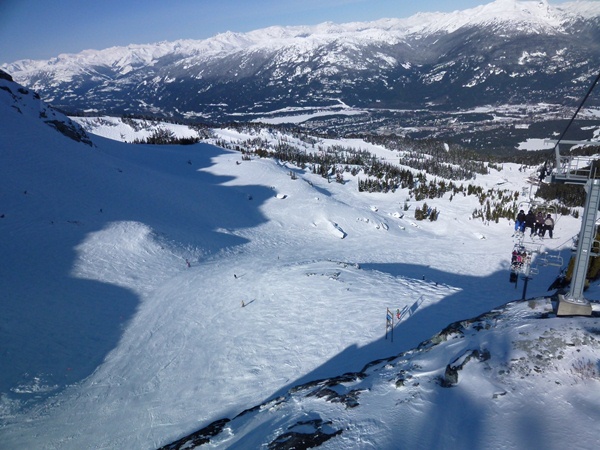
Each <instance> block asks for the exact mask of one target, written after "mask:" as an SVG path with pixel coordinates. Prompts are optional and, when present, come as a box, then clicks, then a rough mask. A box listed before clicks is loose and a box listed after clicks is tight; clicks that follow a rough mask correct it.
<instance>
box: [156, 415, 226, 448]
mask: <svg viewBox="0 0 600 450" xmlns="http://www.w3.org/2000/svg"><path fill="white" fill-rule="evenodd" d="M229 421H230V420H229V419H220V420H216V421H215V422H213V423H211V424H210V425H208V426H207V427H204V428H202V429H201V430H198V431H196V432H194V433H192V434H190V435H188V436H185V437H183V438H181V439H179V440H178V441H175V442H173V443H171V444H167V445H165V446H164V447H161V448H159V449H158V450H179V449H184V448H196V447H198V446H199V445H202V444H207V443H208V442H210V438H211V437H214V436H216V435H217V434H219V433H220V432H221V431H223V428H224V427H225V425H227V423H228V422H229Z"/></svg>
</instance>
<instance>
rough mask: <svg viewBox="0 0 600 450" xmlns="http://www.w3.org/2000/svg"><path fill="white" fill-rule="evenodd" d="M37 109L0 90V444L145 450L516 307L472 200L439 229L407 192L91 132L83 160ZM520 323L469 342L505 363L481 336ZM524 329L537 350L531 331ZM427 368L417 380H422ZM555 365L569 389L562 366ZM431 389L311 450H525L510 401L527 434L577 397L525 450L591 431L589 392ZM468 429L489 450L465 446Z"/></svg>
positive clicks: (242, 438)
mask: <svg viewBox="0 0 600 450" xmlns="http://www.w3.org/2000/svg"><path fill="white" fill-rule="evenodd" d="M0 83H3V84H2V86H5V87H7V88H9V89H11V92H12V93H13V94H14V93H15V92H16V88H15V85H14V84H13V83H10V82H8V81H6V80H0ZM28 101H29V102H32V103H30V105H31V108H29V109H28V108H26V107H25V106H24V104H25V103H26V102H28ZM15 104H16V105H20V106H21V108H20V111H18V110H17V109H16V108H15ZM38 110H39V105H38V106H36V105H35V102H34V101H33V100H32V99H31V98H30V97H29V96H27V95H24V94H23V95H22V96H21V98H20V99H19V95H16V96H15V95H13V96H12V97H11V96H9V95H7V91H6V90H0V117H2V120H1V121H0V135H1V136H2V147H1V149H0V161H1V163H0V193H1V197H0V198H1V201H0V208H1V209H2V210H0V215H2V218H0V236H1V239H0V280H1V285H2V295H1V297H0V302H1V304H0V308H1V310H2V311H3V313H2V315H1V316H0V342H1V348H2V351H0V375H1V377H0V448H6V449H9V448H11V449H12V448H45V449H81V448H97V449H99V448H157V447H160V446H162V445H166V444H168V443H170V442H172V441H174V440H176V439H179V438H180V437H182V436H184V435H186V434H188V433H191V432H193V431H195V430H197V429H200V428H202V427H205V426H207V425H208V424H210V423H212V422H214V421H215V420H218V419H221V418H223V417H233V416H235V415H237V414H239V413H240V412H242V411H243V410H246V409H248V408H252V407H254V406H255V405H258V404H262V403H264V402H267V401H269V399H273V398H276V397H278V396H281V395H284V394H285V393H286V392H289V390H290V389H291V388H293V387H294V386H298V385H301V384H305V383H308V382H310V381H313V380H319V379H324V378H328V377H335V376H338V375H341V374H343V373H346V372H356V371H359V370H361V369H362V368H363V367H364V366H365V365H366V364H368V363H369V362H371V361H375V360H378V359H381V358H387V357H390V356H394V355H399V354H401V353H403V352H409V351H411V350H412V349H415V348H416V347H417V346H418V345H419V344H420V343H421V342H423V341H426V340H427V339H430V338H431V337H432V336H434V335H435V334H436V333H438V332H439V331H440V330H442V329H444V328H445V327H446V326H447V325H448V324H450V323H452V322H455V321H459V320H464V319H469V318H472V317H475V316H478V315H480V314H483V313H486V312H488V311H490V310H493V309H494V308H496V307H500V306H501V305H504V304H505V303H507V302H509V301H512V300H515V299H519V298H521V288H522V284H519V286H518V288H517V289H516V288H515V286H514V285H513V284H510V283H509V282H508V268H509V263H510V261H509V259H510V253H511V251H512V247H513V238H512V237H511V235H512V232H513V225H512V223H509V221H506V220H503V221H500V223H498V224H495V223H492V224H485V223H483V222H481V221H480V220H471V219H470V214H471V212H472V211H473V209H475V208H476V207H478V203H477V200H476V199H475V197H468V196H467V197H460V196H456V198H454V199H453V200H452V202H450V201H448V198H442V199H437V200H427V203H428V204H429V205H430V206H432V207H436V208H437V209H438V210H439V211H440V216H439V219H438V220H437V221H435V222H429V221H419V222H417V221H416V220H415V219H414V218H413V216H412V214H413V212H414V209H415V208H416V207H419V206H420V205H421V203H422V202H418V203H417V202H409V203H410V205H411V209H410V210H409V211H407V212H403V211H402V207H403V205H404V203H405V201H406V200H407V197H408V193H407V191H397V192H395V193H393V194H392V193H388V194H367V193H359V192H358V189H357V185H356V183H357V180H356V179H352V178H350V179H349V180H348V182H347V183H345V184H343V185H342V184H339V183H328V181H327V180H326V179H324V178H321V177H319V176H317V175H313V174H311V173H310V172H308V171H303V170H300V169H299V168H297V167H294V166H291V165H288V164H284V163H281V162H279V161H276V160H271V159H259V158H255V159H252V160H250V161H245V160H242V159H241V154H239V153H237V152H233V151H229V150H224V149H221V148H218V147H215V146H214V145H210V144H197V145H191V146H148V145H131V144H124V143H121V142H117V141H114V140H109V139H106V138H102V137H99V136H91V139H92V141H93V143H94V146H88V145H85V144H83V143H80V142H76V141H74V140H71V139H69V138H67V137H65V136H64V135H62V134H60V133H58V132H57V131H56V130H54V129H52V128H51V127H49V126H48V125H47V124H45V123H43V121H41V120H40V118H39V114H38V112H37V111H38ZM63 120H67V119H66V118H63ZM532 170H533V169H532ZM290 171H293V172H295V173H296V174H297V176H298V178H297V179H292V178H291V177H290V175H289V173H290ZM529 175H530V173H524V172H521V171H519V170H518V168H517V166H515V165H511V164H505V166H504V170H503V171H502V172H496V171H492V173H491V174H490V175H488V176H482V177H479V178H478V179H477V181H476V182H477V183H480V184H481V185H483V186H485V187H489V188H491V187H494V186H497V185H498V183H499V182H502V183H503V186H504V187H510V188H511V189H514V190H520V189H521V187H522V186H524V185H525V183H526V178H527V177H528V176H529ZM578 228H579V222H578V221H577V220H575V219H573V218H572V217H561V218H560V219H559V220H558V221H557V225H556V230H555V236H556V237H557V238H556V239H554V240H546V241H544V242H543V244H542V245H543V246H544V248H545V249H547V250H549V251H551V252H562V254H563V255H565V257H568V254H569V250H568V248H569V247H570V244H571V240H570V237H571V236H573V235H574V234H576V233H577V231H578ZM557 274H558V268H556V267H555V268H547V269H544V270H542V271H541V272H540V274H539V275H538V276H536V277H535V278H534V279H533V280H532V281H531V282H530V283H529V288H528V297H532V298H533V297H538V296H543V295H545V294H546V293H547V288H548V286H549V285H550V283H551V282H552V281H553V280H554V278H555V277H556V276H557ZM591 292H592V294H593V292H594V289H592V291H591ZM404 307H408V308H410V310H411V314H410V315H409V316H408V317H405V318H404V320H403V321H402V322H401V323H400V324H399V325H397V326H396V328H395V329H394V341H393V342H391V340H390V339H385V338H384V331H385V328H384V327H385V314H386V308H390V309H392V310H393V311H395V310H396V309H403V308H404ZM535 308H541V309H542V310H544V308H547V306H544V305H543V304H540V306H536V307H535ZM527 314H528V312H527V309H522V310H519V311H518V312H517V313H514V314H513V313H507V314H506V318H505V319H504V321H503V322H502V327H501V329H500V330H499V331H498V332H497V334H494V333H493V332H490V336H491V337H489V338H488V339H492V338H493V339H497V341H496V344H495V346H493V349H494V350H497V351H498V352H502V351H509V350H508V349H509V347H510V346H509V345H508V343H506V342H505V343H502V341H501V340H502V339H507V340H510V339H511V338H510V337H508V336H511V335H510V334H509V332H510V333H513V331H514V330H513V331H511V330H512V328H511V326H513V325H514V326H517V327H526V326H528V325H526V323H525V322H523V320H524V319H523V317H526V316H527ZM582 320H583V319H582ZM585 320H586V321H587V322H586V327H587V328H588V329H594V327H597V326H598V325H597V319H596V318H589V319H585ZM561 323H562V324H567V325H564V326H568V327H575V328H576V327H577V326H578V325H577V324H578V319H570V321H568V322H567V321H564V322H561V321H560V319H554V320H553V321H548V325H547V326H548V327H559V329H560V327H561V326H562V325H561ZM579 323H581V322H579ZM535 326H536V327H542V328H541V329H537V328H536V330H537V331H536V333H538V334H543V333H544V332H548V330H550V329H552V328H546V325H545V324H544V323H542V322H537V324H536V325H535ZM598 329H600V328H598ZM502 330H505V331H502ZM506 330H509V331H506ZM503 333H507V334H503ZM457 343H460V340H458V341H456V342H453V343H452V345H456V344H457ZM448 345H449V347H450V348H451V345H450V344H448ZM448 352H449V350H445V352H441V353H437V354H436V356H435V358H433V357H432V358H430V359H428V357H427V355H422V356H420V357H421V358H422V361H420V362H419V364H420V366H421V367H425V368H426V367H428V365H431V367H432V368H431V373H434V372H435V370H434V369H433V366H435V365H436V364H437V362H438V361H439V360H441V359H444V358H447V357H449V356H448V355H449V353H448ZM597 352H598V349H597V348H596V353H593V352H592V353H590V358H598V353H597ZM440 354H441V355H442V356H440ZM444 355H445V356H444ZM438 358H441V359H439V360H438ZM444 364H445V363H444ZM563 364H564V367H563V369H561V370H563V372H564V373H563V374H562V376H563V379H565V380H571V381H572V378H569V367H570V366H569V364H572V361H571V360H569V361H564V362H563ZM470 377H471V380H470V381H469V383H470V384H469V386H471V390H470V391H469V394H472V393H473V392H486V393H488V391H490V390H491V391H493V392H492V394H493V393H495V392H496V391H495V390H494V389H493V388H490V387H485V386H487V385H486V383H487V381H486V373H485V372H481V373H479V372H473V373H471V374H470ZM375 378H377V376H376V377H375ZM432 380H433V378H429V383H430V384H426V383H424V384H423V385H424V386H426V389H425V391H424V393H419V394H418V397H419V401H416V402H413V403H410V404H407V405H406V408H403V407H402V402H401V401H400V400H401V399H399V398H396V397H394V395H395V394H397V395H401V396H404V395H410V393H408V394H407V393H405V392H400V391H394V390H391V389H389V388H388V387H386V386H387V385H385V384H380V383H378V382H377V381H376V380H374V379H373V378H369V383H372V386H371V387H370V390H371V392H372V393H374V394H373V395H372V396H371V397H369V398H370V400H369V401H368V402H366V405H365V409H364V410H361V411H362V412H361V413H360V416H357V417H354V418H353V417H352V416H351V415H350V413H349V412H343V411H341V412H340V414H342V416H343V417H345V420H346V422H345V426H346V427H347V429H348V432H347V433H346V434H343V435H342V436H343V438H339V439H335V438H334V439H332V440H330V441H328V443H327V444H325V446H324V448H335V449H342V448H397V447H398V446H400V447H407V448H419V446H420V445H419V443H420V442H424V443H425V444H423V446H422V447H421V448H477V447H480V448H483V447H488V448H500V447H501V446H502V447H503V448H525V446H526V445H527V446H529V445H535V442H536V441H534V440H533V438H531V437H528V435H527V434H526V433H522V432H520V431H519V430H521V429H522V428H523V427H527V426H528V424H527V422H525V423H523V422H520V423H514V422H513V418H512V417H511V415H513V414H516V412H517V411H520V412H519V414H521V416H520V417H522V414H523V412H522V411H523V409H526V408H528V407H529V405H530V402H533V403H534V404H535V406H536V408H534V409H533V411H535V412H536V414H539V412H540V411H544V410H546V409H547V408H552V407H554V406H556V407H557V408H559V409H558V410H555V411H554V413H553V414H552V415H551V416H549V417H546V418H545V420H544V421H543V422H541V421H540V422H536V423H535V426H536V429H535V431H536V433H538V434H542V435H543V434H544V433H546V432H551V431H552V430H553V428H554V427H555V426H556V424H557V423H559V422H562V421H563V420H564V417H565V415H571V414H573V410H578V411H579V408H580V406H579V405H578V404H575V403H570V402H569V401H568V400H569V398H570V397H571V396H572V395H576V396H578V397H577V398H582V397H584V396H586V398H587V400H588V402H589V404H587V405H585V406H581V408H586V409H585V411H587V412H583V410H582V411H580V412H578V413H577V417H578V421H576V422H574V423H573V425H572V428H571V429H569V430H564V432H563V433H562V434H560V435H556V433H553V439H552V440H551V441H546V442H545V443H546V444H547V445H545V447H544V448H562V447H564V446H566V445H569V444H570V443H572V442H573V438H577V439H582V438H585V440H584V441H579V444H581V445H579V446H578V448H595V447H597V444H598V442H597V439H598V438H597V437H595V436H594V435H593V434H591V433H590V432H589V430H590V429H592V428H593V426H594V424H596V423H597V419H598V417H599V411H600V409H599V408H600V407H599V405H600V398H599V397H598V395H597V394H595V392H598V382H599V380H598V378H594V377H593V376H592V377H590V379H588V380H582V381H581V382H580V383H574V384H573V387H572V388H568V386H569V384H568V381H564V382H563V385H562V386H563V387H561V389H560V391H557V394H556V395H557V397H556V398H553V397H552V394H551V393H550V392H548V385H547V384H546V385H542V384H540V386H539V387H536V386H535V385H533V384H527V386H526V387H527V389H525V387H524V386H525V385H523V384H519V383H517V382H515V383H516V384H515V385H514V392H513V393H511V394H510V395H506V396H504V397H503V401H504V403H503V404H502V406H501V407H500V409H498V408H497V407H492V406H490V405H487V403H485V402H484V400H483V399H479V400H477V399H472V400H471V401H470V402H465V400H464V398H461V392H462V391H460V390H454V391H453V390H448V391H444V392H443V393H439V391H438V389H439V388H434V387H433V381H432ZM577 380H578V379H577ZM565 384H566V385H567V387H564V385H565ZM480 387H481V389H483V391H480ZM380 390H382V391H381V394H378V392H380ZM586 392H587V393H590V394H591V393H594V394H593V395H589V396H587V395H585V393H586ZM390 395H391V396H390ZM490 395H491V394H490ZM378 396H380V397H378ZM384 397H385V401H384V400H383V399H384ZM319 402H320V403H319ZM295 405H296V406H295V407H294V404H291V405H289V404H288V405H286V406H285V408H292V409H294V408H295V413H299V411H300V412H303V413H306V414H308V416H311V417H312V415H314V414H313V413H311V412H310V411H313V412H314V411H321V409H327V408H337V409H339V408H341V406H339V405H334V406H330V404H329V403H326V402H324V401H323V400H316V399H312V400H310V401H309V400H303V399H298V400H297V403H296V404H295ZM485 405H487V406H485ZM304 408H308V409H306V411H305V410H304ZM502 408H504V409H505V411H504V414H501V413H502ZM282 410H284V408H283V407H282ZM284 412H285V411H284ZM282 414H283V413H282ZM324 414H325V413H324V412H321V415H324ZM283 417H285V416H284V415H282V416H274V417H272V418H270V419H266V422H265V421H264V420H263V419H260V420H262V421H261V422H260V423H259V424H258V425H256V427H255V428H247V429H234V428H230V429H229V431H228V433H230V434H229V435H227V436H220V437H219V438H218V439H216V440H215V441H214V442H213V443H212V444H210V447H211V448H213V447H214V448H259V447H260V446H261V445H263V446H264V445H266V443H265V441H264V439H267V437H268V436H271V435H272V434H273V433H276V432H277V430H279V429H280V424H279V422H280V421H281V420H283V419H282V418H283ZM436 417H437V419H435V418H436ZM440 417H444V418H445V420H447V422H444V423H445V425H444V427H443V430H442V431H441V432H443V433H444V435H443V436H438V440H437V441H436V440H434V439H432V438H431V437H430V433H431V430H430V429H429V428H427V427H425V426H424V425H425V424H426V423H427V422H428V421H431V420H434V422H435V423H441V422H442V419H441V418H440ZM513 417H514V416H513ZM533 419H534V418H533V417H531V420H533ZM482 423H483V424H485V426H486V427H487V428H486V429H488V430H490V433H491V432H492V431H493V435H494V436H495V437H494V439H493V440H490V439H489V437H488V436H487V434H485V433H484V434H482V435H478V436H472V435H469V434H468V431H466V430H468V429H469V428H470V427H471V426H473V425H475V424H482ZM278 424H279V425H278ZM413 425H414V427H413ZM417 425H418V426H417ZM407 427H408V428H409V429H410V430H411V432H410V433H399V431H398V429H402V428H407ZM561 429H564V428H561ZM253 430H254V431H253ZM349 436H359V437H360V439H362V441H359V440H356V439H354V440H352V439H350V440H348V439H349ZM427 436H429V437H427ZM261 439H263V440H261ZM424 439H425V440H424ZM486 443H489V444H490V445H489V446H488V445H486ZM561 446H562V447H561ZM529 448H533V447H529Z"/></svg>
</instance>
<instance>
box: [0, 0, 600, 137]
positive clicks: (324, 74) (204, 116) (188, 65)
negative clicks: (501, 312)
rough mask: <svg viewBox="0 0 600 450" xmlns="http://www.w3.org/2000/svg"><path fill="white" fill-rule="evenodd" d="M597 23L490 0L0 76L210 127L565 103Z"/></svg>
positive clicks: (76, 99)
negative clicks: (298, 116)
mask: <svg viewBox="0 0 600 450" xmlns="http://www.w3.org/2000/svg"><path fill="white" fill-rule="evenodd" d="M599 17H600V2H576V3H568V4H564V5H561V6H553V5H551V4H549V3H548V2H546V1H515V0H497V1H495V2H492V3H488V4H485V5H482V6H478V7H476V8H472V9H468V10H463V11H454V12H451V13H421V14H416V15H414V16H412V17H408V18H403V19H400V18H387V19H381V20H377V21H372V22H353V23H345V24H335V23H331V22H325V23H321V24H318V25H314V26H294V27H282V26H273V27H269V28H265V29H261V30H255V31H251V32H248V33H234V32H226V33H221V34H218V35H216V36H214V37H212V38H210V39H205V40H179V41H174V42H160V43H157V44H145V45H133V44H132V45H129V46H127V47H113V48H109V49H105V50H100V51H96V50H86V51H83V52H81V53H78V54H74V55H65V54H63V55H59V56H58V57H56V58H53V59H50V60H47V61H17V62H15V63H12V64H5V65H3V66H2V67H3V68H4V69H5V70H6V71H7V72H9V73H11V74H12V75H13V77H14V78H15V80H16V81H18V82H19V83H21V84H23V85H25V86H27V87H29V88H31V89H34V90H35V91H37V92H39V93H40V95H41V96H42V98H44V100H46V101H47V102H49V103H51V104H52V105H54V106H55V107H57V108H60V109H62V110H65V111H69V112H70V113H78V112H94V113H96V114H100V115H104V114H106V115H113V116H114V115H123V114H144V115H152V116H161V117H172V118H178V119H182V118H185V119H193V120H202V121H205V122H211V123H223V122H228V121H232V120H236V121H245V120H260V119H261V117H262V116H264V115H265V114H270V113H272V112H274V111H282V110H289V109H290V108H306V107H308V108H313V109H320V108H328V107H330V106H331V105H339V104H344V105H348V107H349V108H354V109H356V110H360V111H369V112H370V113H371V112H373V111H376V112H377V113H381V112H382V111H398V110H422V109H424V108H427V109H431V108H432V107H434V108H438V109H443V110H444V111H456V110H457V109H463V110H464V109H473V108H479V107H487V106H489V105H506V104H511V105H518V104H539V103H545V104H555V105H560V106H562V105H564V104H565V102H569V106H571V105H572V98H574V97H580V96H581V95H583V91H584V90H585V88H587V87H588V86H589V80H590V79H591V78H592V77H593V76H594V75H595V73H596V70H597V69H596V68H597V67H598V65H599V64H600V45H599V44H598V42H600V41H599V39H598V36H599V35H600V29H599V28H600V25H599V23H600V21H599V20H598V18H599ZM583 86H585V87H583ZM575 91H577V92H576V93H574V92H575ZM580 92H581V93H580ZM396 119H397V118H396ZM386 120H387V119H386ZM390 120H391V121H392V122H394V123H397V122H398V120H392V119H390ZM438 123H439V122H438ZM384 126H385V127H387V126H388V125H387V124H384ZM436 127H437V125H436ZM320 131H322V130H320ZM351 131H354V132H356V131H359V130H351Z"/></svg>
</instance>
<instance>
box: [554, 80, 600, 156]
mask: <svg viewBox="0 0 600 450" xmlns="http://www.w3.org/2000/svg"><path fill="white" fill-rule="evenodd" d="M598 81H600V73H598V76H597V77H596V79H595V80H594V82H593V83H592V85H591V86H590V89H589V90H588V92H587V94H585V97H583V100H582V101H581V103H580V104H579V106H578V107H577V111H575V114H573V117H572V118H571V120H570V121H569V123H568V124H567V127H566V128H565V130H564V131H563V132H562V134H561V135H560V137H559V138H558V141H556V144H555V145H554V150H556V148H557V147H558V144H559V143H560V141H562V140H563V138H564V137H565V134H567V131H568V130H569V128H570V127H571V125H572V124H573V122H574V121H575V117H577V114H579V111H580V110H581V108H583V104H584V103H585V101H586V100H587V99H588V97H589V96H590V94H591V93H592V91H593V90H594V87H596V84H598Z"/></svg>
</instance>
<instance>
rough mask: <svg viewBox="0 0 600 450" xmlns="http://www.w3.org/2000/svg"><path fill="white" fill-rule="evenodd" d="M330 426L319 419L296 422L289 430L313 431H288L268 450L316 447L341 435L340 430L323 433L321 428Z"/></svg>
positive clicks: (271, 444) (300, 449) (270, 445)
mask: <svg viewBox="0 0 600 450" xmlns="http://www.w3.org/2000/svg"><path fill="white" fill-rule="evenodd" d="M330 425H331V422H323V421H322V420H321V419H315V420H310V421H301V422H298V423H296V424H295V425H293V426H292V427H290V428H295V427H296V426H301V427H303V428H306V427H309V428H312V429H313V430H314V431H313V432H309V433H302V432H297V431H288V432H286V433H283V434H281V435H279V436H277V437H276V438H275V439H274V440H273V441H271V442H270V443H269V447H268V448H269V450H304V449H307V448H314V447H318V446H319V445H321V444H323V443H324V442H326V441H328V440H329V439H331V438H332V437H335V436H337V435H339V434H341V433H342V430H331V432H325V431H324V430H323V427H324V426H327V427H328V428H330V427H329V426H330Z"/></svg>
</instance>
